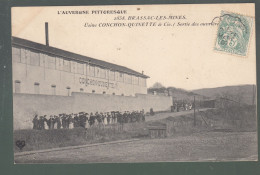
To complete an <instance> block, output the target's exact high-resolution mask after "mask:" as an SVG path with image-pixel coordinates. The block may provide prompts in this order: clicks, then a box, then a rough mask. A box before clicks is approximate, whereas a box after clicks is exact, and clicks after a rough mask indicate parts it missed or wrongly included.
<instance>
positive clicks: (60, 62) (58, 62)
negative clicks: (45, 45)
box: [56, 57, 63, 70]
mask: <svg viewBox="0 0 260 175" xmlns="http://www.w3.org/2000/svg"><path fill="white" fill-rule="evenodd" d="M62 66H63V60H62V58H59V57H56V69H57V70H62Z"/></svg>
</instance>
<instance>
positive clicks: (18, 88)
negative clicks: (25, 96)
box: [14, 80, 21, 93]
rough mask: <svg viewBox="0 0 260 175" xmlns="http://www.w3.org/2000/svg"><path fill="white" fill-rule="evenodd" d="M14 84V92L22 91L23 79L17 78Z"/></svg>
mask: <svg viewBox="0 0 260 175" xmlns="http://www.w3.org/2000/svg"><path fill="white" fill-rule="evenodd" d="M14 83H15V85H14V92H15V93H21V81H19V80H15V82H14Z"/></svg>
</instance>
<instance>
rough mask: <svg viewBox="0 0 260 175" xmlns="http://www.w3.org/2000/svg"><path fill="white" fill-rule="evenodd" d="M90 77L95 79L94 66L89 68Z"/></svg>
mask: <svg viewBox="0 0 260 175" xmlns="http://www.w3.org/2000/svg"><path fill="white" fill-rule="evenodd" d="M89 75H90V76H92V77H94V76H95V68H94V66H89Z"/></svg>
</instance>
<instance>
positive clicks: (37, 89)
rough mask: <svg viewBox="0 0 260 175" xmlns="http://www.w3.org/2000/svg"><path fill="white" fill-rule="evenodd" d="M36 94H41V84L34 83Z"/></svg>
mask: <svg viewBox="0 0 260 175" xmlns="http://www.w3.org/2000/svg"><path fill="white" fill-rule="evenodd" d="M34 93H35V94H40V83H37V82H35V83H34Z"/></svg>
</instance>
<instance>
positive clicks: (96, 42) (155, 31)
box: [12, 4, 256, 90]
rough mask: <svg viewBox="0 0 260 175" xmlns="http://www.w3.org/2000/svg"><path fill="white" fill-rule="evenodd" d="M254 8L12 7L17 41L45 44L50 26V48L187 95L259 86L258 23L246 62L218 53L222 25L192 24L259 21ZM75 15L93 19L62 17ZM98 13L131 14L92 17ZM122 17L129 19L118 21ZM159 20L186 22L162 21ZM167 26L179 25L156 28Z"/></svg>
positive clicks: (164, 6) (13, 26) (143, 6)
mask: <svg viewBox="0 0 260 175" xmlns="http://www.w3.org/2000/svg"><path fill="white" fill-rule="evenodd" d="M254 9H255V8H254V4H218V5H214V4H211V5H209V4H203V5H202V4H200V5H131V6H85V7H84V6H74V7H13V8H12V36H16V37H20V38H23V39H28V40H31V41H34V42H38V43H42V44H45V31H44V30H45V28H44V25H45V22H48V23H49V44H50V46H52V47H57V48H60V49H64V50H67V51H70V52H74V53H78V54H81V55H85V56H89V57H93V58H96V59H100V60H104V61H108V62H111V63H115V64H119V65H122V66H126V67H128V68H131V69H133V70H136V71H138V72H142V71H144V74H146V75H148V76H149V77H150V78H149V79H148V80H147V86H148V87H150V86H152V85H153V84H154V83H155V82H160V83H161V84H163V85H164V86H174V87H178V88H183V89H187V90H193V89H200V88H210V87H220V86H228V85H241V84H256V54H255V53H256V52H255V49H256V48H255V28H254V27H255V26H254V23H253V24H252V30H251V36H250V41H249V49H248V52H247V56H246V57H241V56H237V55H230V54H228V53H225V52H218V51H215V50H214V44H215V41H216V34H217V30H218V26H217V25H214V26H201V25H199V26H191V24H192V23H193V22H196V23H198V24H201V23H210V22H211V21H212V19H213V18H214V17H216V16H220V14H221V11H229V12H234V13H239V14H243V15H246V16H250V17H254V16H255V12H254ZM72 10H73V11H75V10H77V11H82V10H84V11H88V12H89V14H81V15H79V14H58V12H62V11H72ZM96 10H126V11H127V13H126V14H92V11H96ZM118 16H120V17H121V18H122V17H125V19H124V20H115V17H118ZM129 16H135V17H137V16H146V17H147V16H155V17H157V19H158V20H157V19H155V20H154V19H153V20H137V19H135V20H126V19H128V17H129ZM160 16H166V17H168V16H182V17H181V18H183V16H184V18H185V19H174V20H170V19H167V20H162V19H160ZM253 20H254V19H253ZM142 22H148V23H149V22H155V23H156V26H142V27H140V26H139V27H128V26H126V27H84V25H85V24H86V23H88V24H96V25H97V26H99V25H101V26H102V25H106V24H111V23H112V24H114V23H126V24H127V25H131V24H134V25H138V24H139V23H142ZM167 22H168V23H170V24H173V23H175V25H174V26H157V24H158V23H162V24H163V25H164V24H165V23H167ZM178 23H180V25H179V26H177V24H178ZM185 23H186V24H185ZM187 23H189V25H190V26H185V25H188V24H187Z"/></svg>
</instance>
